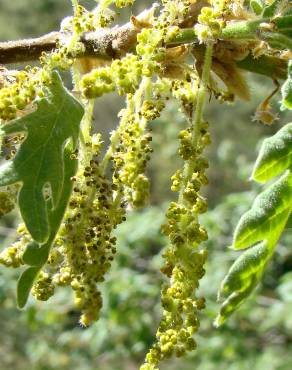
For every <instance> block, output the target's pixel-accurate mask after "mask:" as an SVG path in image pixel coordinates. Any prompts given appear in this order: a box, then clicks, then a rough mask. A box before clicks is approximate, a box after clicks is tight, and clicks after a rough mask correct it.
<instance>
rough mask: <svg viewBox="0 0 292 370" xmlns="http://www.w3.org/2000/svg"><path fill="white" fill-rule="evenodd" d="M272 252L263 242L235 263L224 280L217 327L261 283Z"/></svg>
mask: <svg viewBox="0 0 292 370" xmlns="http://www.w3.org/2000/svg"><path fill="white" fill-rule="evenodd" d="M269 258H270V250H269V248H268V246H267V242H266V241H263V242H261V243H259V244H257V245H255V246H254V247H252V248H250V249H248V250H247V251H245V252H244V253H242V254H241V256H240V257H239V258H238V259H237V260H236V261H235V262H234V264H233V265H232V266H231V268H230V270H229V272H228V273H227V275H226V277H225V278H224V280H223V282H222V284H221V287H220V291H219V294H218V299H219V300H221V299H225V300H224V302H223V303H222V305H221V308H220V313H219V315H218V316H217V318H216V319H215V326H217V327H218V326H220V325H222V324H223V323H224V321H225V320H226V319H227V318H228V317H229V316H230V315H231V314H232V313H233V312H234V311H235V310H236V309H237V308H238V307H239V306H240V305H241V304H242V303H243V302H244V301H245V299H246V298H247V297H248V296H249V295H250V293H251V292H252V291H253V289H254V288H255V287H256V286H257V284H258V282H259V281H260V279H261V277H262V274H263V272H264V268H265V266H266V263H267V261H268V260H269Z"/></svg>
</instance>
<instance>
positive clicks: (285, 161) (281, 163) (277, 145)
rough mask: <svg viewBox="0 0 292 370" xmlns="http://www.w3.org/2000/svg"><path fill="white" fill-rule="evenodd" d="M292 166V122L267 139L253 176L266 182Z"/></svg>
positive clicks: (254, 178)
mask: <svg viewBox="0 0 292 370" xmlns="http://www.w3.org/2000/svg"><path fill="white" fill-rule="evenodd" d="M291 166H292V123H288V124H287V125H285V126H284V127H283V128H282V129H281V130H279V131H278V132H277V133H276V134H275V135H273V136H272V137H270V138H268V139H265V140H264V142H263V145H262V147H261V150H260V153H259V155H258V158H257V161H256V163H255V166H254V169H253V173H252V178H253V180H255V181H258V182H266V181H269V180H270V179H272V178H273V177H275V176H277V175H279V174H280V173H281V172H283V171H284V170H286V169H288V168H290V167H291Z"/></svg>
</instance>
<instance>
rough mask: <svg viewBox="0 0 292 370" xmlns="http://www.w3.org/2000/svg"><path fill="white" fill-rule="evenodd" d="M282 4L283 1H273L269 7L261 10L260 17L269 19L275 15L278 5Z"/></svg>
mask: <svg viewBox="0 0 292 370" xmlns="http://www.w3.org/2000/svg"><path fill="white" fill-rule="evenodd" d="M282 2H283V0H275V1H274V2H273V3H272V4H271V5H269V6H266V7H265V8H264V10H263V14H262V17H263V18H266V17H268V18H270V17H273V16H274V15H276V13H277V10H278V7H279V5H280V4H281V3H282Z"/></svg>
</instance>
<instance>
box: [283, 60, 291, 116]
mask: <svg viewBox="0 0 292 370" xmlns="http://www.w3.org/2000/svg"><path fill="white" fill-rule="evenodd" d="M281 93H282V102H281V103H282V105H281V110H285V109H292V60H290V61H289V63H288V77H287V80H286V81H285V82H284V84H283V86H282V88H281Z"/></svg>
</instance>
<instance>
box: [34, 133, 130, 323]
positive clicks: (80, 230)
mask: <svg viewBox="0 0 292 370" xmlns="http://www.w3.org/2000/svg"><path fill="white" fill-rule="evenodd" d="M85 147H86V149H85V150H86V151H87V155H86V156H85V158H84V159H83V160H82V161H81V164H80V168H79V171H78V173H77V175H76V177H75V178H74V179H73V181H74V187H73V194H72V196H71V199H70V203H69V207H68V210H67V212H66V215H65V218H64V222H63V225H62V227H61V230H60V232H59V233H58V236H57V239H56V241H55V244H54V247H53V249H52V251H51V254H50V256H49V261H48V266H47V267H46V269H47V270H48V271H49V270H50V268H51V269H53V270H54V266H57V267H56V268H55V272H54V273H53V274H52V276H51V278H50V279H51V282H52V283H53V284H54V285H60V286H63V285H70V286H71V288H72V289H73V291H74V295H75V304H76V306H77V308H78V309H80V310H81V312H82V315H81V318H80V323H81V324H82V325H84V326H87V325H90V324H91V323H92V322H93V321H95V320H97V319H98V317H99V311H100V309H101V306H102V299H101V295H100V292H99V290H98V286H97V284H98V283H101V282H103V281H104V275H105V274H106V272H107V271H108V270H109V268H110V266H111V263H112V261H113V258H114V255H115V253H116V246H115V244H116V238H115V237H114V236H112V231H113V229H115V228H116V226H117V225H118V224H119V223H120V222H122V221H123V220H124V219H125V216H124V214H125V211H124V206H123V204H122V203H121V202H115V194H114V192H113V189H112V186H111V184H110V182H109V181H108V180H107V179H106V177H105V175H104V174H103V173H102V170H101V167H100V162H99V154H100V153H99V149H100V140H99V137H98V136H93V137H92V140H88V141H86V142H85ZM45 271H46V270H45ZM46 279H47V280H48V279H49V277H48V276H46ZM46 279H45V282H44V283H46V281H47V280H46ZM43 280H44V277H43V276H41V282H40V281H39V280H38V281H37V283H36V284H35V285H34V293H35V295H36V297H37V298H38V295H39V294H42V292H39V287H41V286H42V285H44V283H42V281H43Z"/></svg>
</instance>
